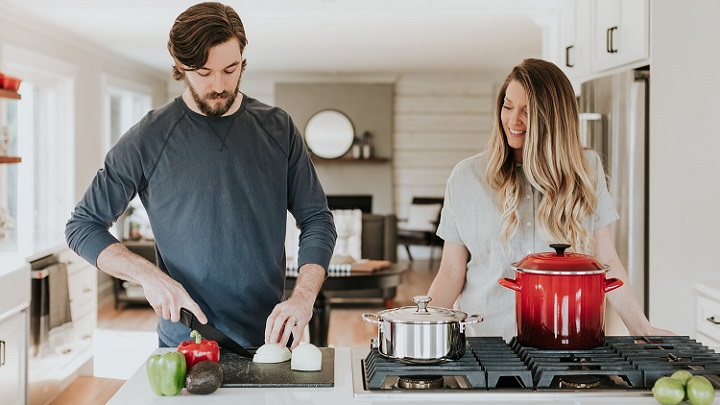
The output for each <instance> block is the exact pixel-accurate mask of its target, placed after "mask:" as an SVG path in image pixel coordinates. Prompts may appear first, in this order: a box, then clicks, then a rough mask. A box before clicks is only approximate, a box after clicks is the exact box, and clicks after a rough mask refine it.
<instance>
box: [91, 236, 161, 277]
mask: <svg viewBox="0 0 720 405" xmlns="http://www.w3.org/2000/svg"><path fill="white" fill-rule="evenodd" d="M97 267H98V269H100V270H102V271H103V272H105V273H107V274H109V275H111V276H113V277H116V278H120V279H123V280H128V281H134V282H136V283H140V284H143V281H144V279H146V278H147V277H148V276H150V275H153V274H155V272H162V271H161V270H160V269H158V268H157V266H155V265H154V264H153V263H150V262H149V261H148V260H147V259H145V258H144V257H142V256H140V255H138V254H135V253H133V252H131V251H130V250H129V249H128V248H127V247H125V245H123V244H122V243H113V244H111V245H109V246H108V247H107V248H105V249H104V250H103V251H102V252H100V255H98V258H97Z"/></svg>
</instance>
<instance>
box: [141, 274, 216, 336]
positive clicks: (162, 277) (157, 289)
mask: <svg viewBox="0 0 720 405" xmlns="http://www.w3.org/2000/svg"><path fill="white" fill-rule="evenodd" d="M157 270H158V272H159V273H158V272H152V273H150V274H148V275H147V276H141V277H139V279H138V282H139V283H140V284H141V285H142V286H143V290H145V297H146V298H147V300H148V302H149V303H150V305H151V306H152V307H153V309H154V310H155V313H156V314H158V315H159V316H162V317H163V319H165V320H170V321H172V322H179V321H180V308H187V309H188V310H189V311H190V312H192V313H193V314H194V315H195V317H196V318H197V319H198V321H200V323H207V317H206V316H205V314H204V313H203V312H202V310H201V309H200V306H199V305H198V304H197V303H196V302H195V301H194V300H193V299H192V298H190V295H189V294H188V293H187V291H186V290H185V288H184V287H183V286H182V285H181V284H180V283H178V282H177V281H175V280H173V279H172V278H171V277H170V276H168V275H167V274H165V273H164V272H162V271H160V269H157Z"/></svg>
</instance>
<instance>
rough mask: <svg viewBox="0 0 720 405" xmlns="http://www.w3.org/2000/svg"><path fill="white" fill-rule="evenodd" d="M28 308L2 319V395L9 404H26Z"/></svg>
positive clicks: (0, 342) (0, 367) (0, 381)
mask: <svg viewBox="0 0 720 405" xmlns="http://www.w3.org/2000/svg"><path fill="white" fill-rule="evenodd" d="M26 330H27V310H23V311H21V312H11V313H9V314H7V317H6V318H4V319H0V397H1V398H2V403H3V404H7V405H20V404H25V401H26V398H25V397H26V387H27V385H26V370H27V365H26V361H27V334H26V332H25V331H26Z"/></svg>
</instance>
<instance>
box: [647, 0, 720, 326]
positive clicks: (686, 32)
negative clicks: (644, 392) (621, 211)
mask: <svg viewBox="0 0 720 405" xmlns="http://www.w3.org/2000/svg"><path fill="white" fill-rule="evenodd" d="M650 16H651V21H650V25H651V32H652V35H651V57H652V63H651V70H652V78H651V82H650V89H651V93H650V97H651V99H650V105H651V108H650V224H649V225H650V246H649V248H650V319H651V321H652V322H653V323H654V324H655V325H656V326H659V327H664V328H669V329H671V330H673V331H674V332H675V333H677V334H680V335H690V336H694V329H695V300H694V297H695V294H694V291H693V289H692V283H694V282H698V283H705V282H707V281H708V280H715V281H717V280H720V271H719V269H718V252H719V251H720V230H719V228H720V209H718V206H719V204H720V203H719V201H720V186H719V184H720V159H718V150H719V149H720V136H718V129H717V127H718V111H720V97H718V95H719V94H720V76H719V75H718V72H720V47H718V43H717V38H720V25H718V24H717V19H718V17H719V16H720V2H717V1H715V0H698V1H692V2H673V1H653V2H651V12H650Z"/></svg>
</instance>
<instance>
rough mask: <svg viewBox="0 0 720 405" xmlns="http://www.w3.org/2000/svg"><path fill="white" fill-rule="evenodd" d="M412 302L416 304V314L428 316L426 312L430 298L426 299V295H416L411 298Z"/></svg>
mask: <svg viewBox="0 0 720 405" xmlns="http://www.w3.org/2000/svg"><path fill="white" fill-rule="evenodd" d="M412 300H413V301H414V302H415V303H416V304H417V307H418V309H417V312H418V313H424V314H429V312H428V310H427V305H428V303H430V301H432V298H430V297H428V296H427V295H416V296H414V297H413V298H412Z"/></svg>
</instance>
